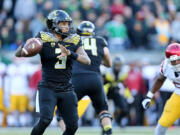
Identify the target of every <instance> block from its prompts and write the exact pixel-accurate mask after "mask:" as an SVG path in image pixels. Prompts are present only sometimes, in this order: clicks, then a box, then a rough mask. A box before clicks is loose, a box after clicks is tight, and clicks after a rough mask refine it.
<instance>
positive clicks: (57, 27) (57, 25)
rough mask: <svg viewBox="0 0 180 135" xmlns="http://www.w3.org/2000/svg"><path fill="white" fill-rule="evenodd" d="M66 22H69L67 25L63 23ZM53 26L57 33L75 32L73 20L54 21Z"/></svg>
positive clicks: (68, 33)
mask: <svg viewBox="0 0 180 135" xmlns="http://www.w3.org/2000/svg"><path fill="white" fill-rule="evenodd" d="M65 22H67V23H68V25H67V26H63V25H61V24H62V23H65ZM60 25H61V26H60ZM53 27H54V31H55V33H57V34H60V35H64V36H68V35H70V34H72V33H73V26H72V22H71V21H58V22H55V23H53ZM65 29H68V31H67V32H65V31H64V30H65Z"/></svg>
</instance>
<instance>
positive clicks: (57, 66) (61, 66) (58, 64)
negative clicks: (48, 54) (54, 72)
mask: <svg viewBox="0 0 180 135" xmlns="http://www.w3.org/2000/svg"><path fill="white" fill-rule="evenodd" d="M60 53H61V49H60V48H56V49H55V54H60ZM66 61H67V56H66V57H62V58H59V60H58V61H57V62H56V64H55V66H54V68H55V69H65V68H66Z"/></svg>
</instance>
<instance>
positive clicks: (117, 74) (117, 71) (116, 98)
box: [104, 56, 133, 126]
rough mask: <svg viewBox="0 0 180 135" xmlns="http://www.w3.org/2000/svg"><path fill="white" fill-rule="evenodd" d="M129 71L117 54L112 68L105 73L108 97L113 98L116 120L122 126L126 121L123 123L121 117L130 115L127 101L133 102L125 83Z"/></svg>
mask: <svg viewBox="0 0 180 135" xmlns="http://www.w3.org/2000/svg"><path fill="white" fill-rule="evenodd" d="M127 73H128V67H126V66H124V65H123V62H122V58H121V57H118V56H117V57H115V58H114V60H113V66H112V68H111V69H109V70H108V71H107V72H106V73H105V75H104V78H105V85H104V87H105V90H106V92H107V97H108V99H112V100H113V102H114V104H115V107H116V110H115V113H114V114H115V115H114V116H115V120H116V122H117V123H118V124H119V125H121V126H124V125H125V123H123V124H122V123H121V119H122V118H123V117H125V116H127V115H128V110H129V109H128V102H127V101H130V103H132V102H133V97H132V95H131V92H130V91H129V89H128V88H126V87H125V85H124V81H125V79H126V77H127ZM126 99H127V100H126ZM126 124H127V123H126Z"/></svg>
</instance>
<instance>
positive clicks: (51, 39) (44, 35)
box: [40, 31, 58, 42]
mask: <svg viewBox="0 0 180 135" xmlns="http://www.w3.org/2000/svg"><path fill="white" fill-rule="evenodd" d="M40 37H41V39H42V41H43V42H57V41H58V39H57V38H56V37H55V36H54V35H53V34H51V33H49V32H44V31H41V32H40Z"/></svg>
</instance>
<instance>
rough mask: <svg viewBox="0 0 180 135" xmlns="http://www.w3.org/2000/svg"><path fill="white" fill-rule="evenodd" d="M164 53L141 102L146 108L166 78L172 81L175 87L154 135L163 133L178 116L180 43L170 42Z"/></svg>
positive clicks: (179, 101)
mask: <svg viewBox="0 0 180 135" xmlns="http://www.w3.org/2000/svg"><path fill="white" fill-rule="evenodd" d="M165 53H166V59H165V60H164V61H163V62H162V64H161V70H160V73H159V75H158V76H157V78H156V79H155V82H154V84H153V86H152V88H151V90H150V91H149V92H148V93H147V96H146V98H145V99H144V100H143V102H142V106H143V108H144V109H147V108H148V107H149V106H150V102H151V99H152V98H153V97H154V94H155V93H156V91H158V90H159V89H160V88H161V86H162V85H163V83H164V82H165V80H166V78H168V79H169V80H171V81H172V82H173V83H174V86H175V87H176V89H175V90H174V92H173V94H172V95H171V97H170V98H169V99H168V100H167V102H166V104H165V107H164V110H163V113H162V115H161V117H160V119H159V121H158V124H157V127H156V130H155V135H165V134H166V130H167V128H168V127H170V126H171V125H172V124H173V123H174V122H175V121H176V120H177V119H178V118H180V44H178V43H172V44H170V45H169V46H168V47H167V49H166V52H165Z"/></svg>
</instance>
